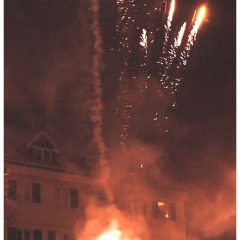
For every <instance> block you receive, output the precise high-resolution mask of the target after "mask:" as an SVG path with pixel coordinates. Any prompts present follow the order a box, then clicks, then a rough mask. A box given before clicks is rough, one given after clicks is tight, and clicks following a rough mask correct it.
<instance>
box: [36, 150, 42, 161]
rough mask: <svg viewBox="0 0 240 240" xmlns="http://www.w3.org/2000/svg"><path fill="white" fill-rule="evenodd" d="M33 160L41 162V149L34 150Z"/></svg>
mask: <svg viewBox="0 0 240 240" xmlns="http://www.w3.org/2000/svg"><path fill="white" fill-rule="evenodd" d="M34 160H36V161H38V162H41V161H42V150H41V148H34Z"/></svg>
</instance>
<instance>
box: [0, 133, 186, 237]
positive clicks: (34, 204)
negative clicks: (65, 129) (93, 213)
mask: <svg viewBox="0 0 240 240" xmlns="http://www.w3.org/2000/svg"><path fill="white" fill-rule="evenodd" d="M8 137H9V135H8V132H5V140H6V141H5V144H4V145H5V161H4V169H5V175H4V176H5V186H6V189H5V190H6V192H5V193H6V194H5V205H4V207H5V209H4V210H5V219H4V221H5V224H4V239H5V240H73V239H77V238H76V236H74V228H75V225H76V222H77V223H78V227H80V228H81V227H84V224H85V221H86V213H85V210H86V206H87V201H88V198H89V197H91V196H94V197H96V198H98V193H99V192H98V190H96V188H95V186H94V184H93V175H92V173H94V171H95V170H96V162H95V163H94V164H93V163H89V162H88V161H87V160H86V159H82V161H85V163H84V164H81V166H84V168H82V169H76V168H75V169H74V170H73V168H72V169H71V168H70V167H66V166H64V164H61V163H62V162H63V161H62V160H61V161H60V160H59V159H60V157H59V152H60V151H59V149H58V147H57V146H56V144H55V143H54V141H53V140H52V139H51V138H50V136H49V135H48V134H47V133H46V132H41V133H39V134H38V135H36V136H35V137H33V138H29V139H30V140H28V141H25V140H26V139H27V138H19V140H18V141H14V139H15V137H14V138H12V137H10V138H9V139H8ZM17 137H19V136H17ZM21 141H25V142H21ZM11 144H12V145H13V147H12V148H11ZM63 159H64V158H63ZM65 160H66V159H65ZM125 180H126V181H119V182H118V183H117V184H115V185H114V188H113V189H112V190H113V194H114V203H115V205H116V207H117V208H118V209H120V211H123V212H126V213H128V214H129V216H131V217H133V219H135V221H138V220H139V219H141V218H144V219H145V221H146V223H147V225H148V228H149V229H151V234H146V235H145V234H143V235H142V239H144V238H145V239H147V238H149V237H150V238H151V239H169V237H171V239H176V240H177V239H181V240H184V239H186V225H185V213H184V201H185V200H186V192H185V191H184V190H180V189H177V188H170V187H169V186H168V187H166V186H162V187H160V188H159V189H157V191H154V190H150V189H151V187H150V186H148V185H146V184H142V183H141V181H136V179H135V180H133V179H132V180H129V179H125ZM101 201H103V202H104V200H101Z"/></svg>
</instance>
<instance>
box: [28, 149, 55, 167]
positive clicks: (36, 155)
mask: <svg viewBox="0 0 240 240" xmlns="http://www.w3.org/2000/svg"><path fill="white" fill-rule="evenodd" d="M32 148H33V160H34V161H38V162H45V163H54V161H55V159H54V158H55V156H54V152H53V150H51V149H47V148H40V147H35V146H32Z"/></svg>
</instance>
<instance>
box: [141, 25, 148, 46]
mask: <svg viewBox="0 0 240 240" xmlns="http://www.w3.org/2000/svg"><path fill="white" fill-rule="evenodd" d="M140 45H141V46H142V47H144V49H145V51H147V31H146V29H143V30H142V35H141V37H140Z"/></svg>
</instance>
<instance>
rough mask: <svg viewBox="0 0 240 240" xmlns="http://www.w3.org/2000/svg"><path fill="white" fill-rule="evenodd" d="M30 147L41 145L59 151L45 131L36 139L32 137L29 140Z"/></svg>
mask: <svg viewBox="0 0 240 240" xmlns="http://www.w3.org/2000/svg"><path fill="white" fill-rule="evenodd" d="M28 147H39V148H44V149H49V150H53V151H56V152H58V150H57V149H56V145H55V143H54V142H53V140H52V139H51V138H50V137H49V136H48V134H47V133H45V132H41V133H40V134H38V135H37V136H36V137H35V138H34V139H32V140H31V141H30V142H29V144H28Z"/></svg>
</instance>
